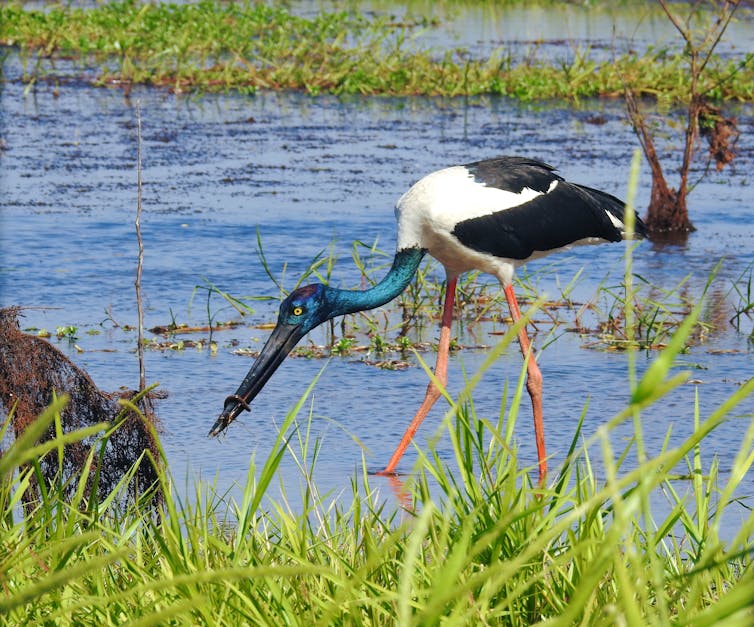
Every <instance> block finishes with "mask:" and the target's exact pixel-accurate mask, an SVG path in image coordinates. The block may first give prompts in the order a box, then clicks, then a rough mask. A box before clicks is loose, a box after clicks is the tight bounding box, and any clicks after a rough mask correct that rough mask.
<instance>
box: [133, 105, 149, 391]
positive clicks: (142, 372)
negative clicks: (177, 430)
mask: <svg viewBox="0 0 754 627" xmlns="http://www.w3.org/2000/svg"><path fill="white" fill-rule="evenodd" d="M141 190H142V180H141V102H140V101H139V100H138V99H137V100H136V222H135V224H136V241H137V242H138V246H139V255H138V258H137V262H136V280H135V281H134V287H135V288H136V310H137V313H138V318H139V322H138V346H137V349H136V350H137V354H138V356H139V392H143V391H144V390H145V389H146V387H147V374H146V368H145V367H144V307H143V305H142V301H141V271H142V267H143V265H144V243H143V241H142V239H141V206H142V205H141Z"/></svg>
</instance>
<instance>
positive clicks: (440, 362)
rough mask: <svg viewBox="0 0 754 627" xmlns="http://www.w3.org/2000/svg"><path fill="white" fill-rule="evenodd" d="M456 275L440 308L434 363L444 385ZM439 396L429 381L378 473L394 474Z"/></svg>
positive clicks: (451, 279) (436, 389)
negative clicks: (440, 324) (440, 316)
mask: <svg viewBox="0 0 754 627" xmlns="http://www.w3.org/2000/svg"><path fill="white" fill-rule="evenodd" d="M457 282H458V278H457V277H453V278H450V277H449V278H448V287H447V290H446V291H445V304H444V306H443V310H442V326H441V327H440V343H439V345H438V346H437V363H436V364H435V377H437V380H438V381H439V382H440V383H442V384H443V385H445V384H446V383H447V382H448V352H449V351H450V326H451V324H452V322H453V305H454V303H455V299H456V283H457ZM438 398H440V390H439V389H438V388H437V386H436V385H435V384H434V382H433V381H430V382H429V385H428V386H427V394H426V396H425V397H424V402H423V403H422V404H421V407H419V410H418V411H417V412H416V415H415V416H414V419H413V420H412V421H411V424H410V425H408V429H406V433H405V434H404V435H403V438H402V439H401V441H400V444H398V448H396V449H395V453H393V456H392V457H391V458H390V461H389V462H388V463H387V466H385V469H384V470H382V471H381V472H378V473H377V474H378V475H394V474H395V468H396V466H397V465H398V462H399V461H400V460H401V457H403V453H405V452H406V449H407V448H408V445H409V444H410V443H411V440H413V439H414V435H415V434H416V431H417V430H418V429H419V425H420V424H421V423H422V421H423V420H424V419H425V418H426V417H427V414H428V413H429V410H430V409H432V405H434V404H435V402H436V401H437V399H438Z"/></svg>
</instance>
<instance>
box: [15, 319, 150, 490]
mask: <svg viewBox="0 0 754 627" xmlns="http://www.w3.org/2000/svg"><path fill="white" fill-rule="evenodd" d="M17 315H18V310H17V309H15V308H7V309H0V401H1V402H2V405H3V407H4V409H5V412H6V413H9V412H10V411H11V408H13V407H15V412H14V414H13V425H12V426H13V432H14V434H15V436H16V437H18V436H19V435H20V434H21V433H23V431H24V429H25V428H26V427H27V426H28V425H29V424H30V423H31V422H32V421H33V420H34V419H35V418H36V417H37V416H38V415H39V414H40V413H41V412H42V411H43V410H44V409H45V408H46V407H47V406H48V405H49V404H50V403H51V401H52V400H53V398H54V397H55V395H57V396H60V395H62V394H67V395H68V396H69V397H70V400H69V402H68V404H67V405H66V407H65V409H64V411H63V412H62V414H61V423H62V428H63V431H64V432H65V433H68V432H71V431H75V430H76V429H81V428H83V427H88V426H92V425H96V424H98V423H101V422H108V423H110V424H111V425H117V428H116V429H114V430H113V432H112V434H111V435H110V436H109V438H107V439H105V440H104V445H103V440H102V439H101V438H99V437H94V436H93V437H90V438H87V439H85V440H82V441H79V442H75V443H73V444H70V445H67V446H66V447H65V450H64V453H63V466H62V467H63V476H62V477H58V476H57V474H58V470H59V459H58V454H57V453H50V454H48V455H47V456H45V457H44V458H42V459H41V460H39V463H40V468H41V470H42V476H43V480H44V481H46V482H48V484H52V483H53V482H56V481H60V480H62V483H63V484H64V486H65V488H64V493H65V496H71V495H72V494H73V493H74V491H75V490H76V487H77V484H78V478H79V476H80V475H81V471H82V469H83V467H84V464H85V463H86V461H87V457H88V455H89V452H90V450H91V447H92V446H95V447H97V453H96V454H95V456H94V463H95V464H96V465H97V468H92V469H90V470H91V472H90V474H89V486H88V492H89V496H91V491H92V488H93V487H94V485H93V484H94V481H95V478H96V481H97V484H98V485H97V492H98V494H99V496H100V497H104V496H106V495H107V494H109V493H110V492H112V490H113V489H114V488H115V487H116V486H117V484H118V483H119V482H120V481H121V480H122V479H123V476H124V475H125V474H126V473H127V472H128V471H129V470H130V469H131V468H132V467H133V466H134V464H135V463H137V461H138V462H139V466H138V469H137V471H136V472H135V474H134V476H133V478H132V479H131V481H130V483H129V485H128V487H127V491H126V492H125V493H124V495H125V496H127V497H129V498H130V497H136V496H139V495H143V494H145V493H146V492H147V491H148V490H150V488H153V487H155V486H156V480H157V472H156V469H155V466H154V464H153V463H152V461H151V460H150V459H149V458H148V457H147V456H142V455H143V453H144V452H145V451H149V452H150V453H151V456H152V459H153V460H159V459H160V458H159V453H158V445H157V441H156V439H155V436H154V428H153V427H154V426H155V422H156V419H155V415H154V412H153V411H152V408H151V403H150V401H149V400H148V399H147V400H140V401H139V402H138V403H137V406H138V407H139V409H140V410H141V414H142V415H140V414H139V412H136V411H131V410H128V409H126V408H124V407H122V406H121V405H120V404H119V403H118V399H119V398H131V397H133V394H134V393H133V392H130V391H129V392H124V393H120V394H107V393H105V392H102V391H101V390H99V388H97V386H96V385H95V384H94V382H93V381H92V380H91V378H90V377H89V375H87V373H86V372H84V371H83V370H81V369H80V368H78V367H77V366H76V365H75V364H74V363H73V362H72V361H71V360H70V359H68V358H67V357H66V356H65V355H63V354H62V353H61V352H60V351H59V350H58V349H57V348H55V347H54V346H52V345H51V344H50V343H49V342H47V341H46V340H44V339H41V338H38V337H34V336H31V335H27V334H25V333H22V332H21V331H20V330H19V327H18V321H17ZM53 437H54V425H52V426H51V427H50V429H49V430H48V432H47V433H46V434H45V436H44V438H53ZM140 458H141V459H140ZM29 496H30V497H31V498H33V495H29ZM158 498H159V497H158Z"/></svg>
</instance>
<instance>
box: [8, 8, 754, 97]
mask: <svg viewBox="0 0 754 627" xmlns="http://www.w3.org/2000/svg"><path fill="white" fill-rule="evenodd" d="M431 25H432V23H431V20H428V19H424V18H417V19H415V20H413V21H411V20H402V21H400V22H397V21H396V20H394V19H392V18H389V17H374V16H370V17H366V16H365V15H362V14H360V13H357V12H355V11H351V12H331V13H325V12H323V13H320V14H318V15H316V16H314V17H311V18H304V17H299V16H295V15H292V14H291V13H289V12H288V11H287V10H286V9H285V8H281V7H279V6H271V5H269V4H264V3H256V2H232V3H227V2H220V1H212V0H202V1H200V2H196V3H186V4H152V3H144V4H142V3H138V2H134V1H132V0H125V1H121V2H108V3H103V4H99V5H97V6H96V7H91V8H87V9H80V8H73V7H70V6H61V5H54V6H52V7H49V8H45V9H44V10H34V9H26V8H23V7H22V6H20V5H18V4H15V3H10V4H8V5H6V6H2V7H0V44H2V45H5V46H13V47H15V48H17V49H18V50H19V53H20V56H21V60H22V63H23V66H24V80H25V81H27V82H29V83H30V84H32V83H34V82H36V81H40V80H50V81H53V82H54V83H55V84H56V85H58V84H60V83H61V82H65V80H66V78H65V75H64V73H63V72H62V71H61V70H60V69H59V68H58V63H57V60H62V59H72V60H74V61H75V63H76V65H77V66H78V68H79V73H78V75H76V76H75V77H74V78H73V80H76V81H80V80H82V79H83V80H86V81H89V82H91V83H93V84H97V85H103V86H112V87H121V88H124V89H125V90H126V91H128V90H130V88H131V86H133V85H136V84H144V85H154V86H158V87H162V88H166V89H169V90H171V91H174V92H176V93H181V92H186V91H204V92H216V91H227V90H235V91H240V92H244V93H254V92H256V91H257V90H284V89H290V90H303V91H306V92H308V93H310V94H318V93H322V92H327V93H332V94H361V95H364V94H392V95H440V96H473V95H480V94H498V95H504V96H509V97H513V98H517V99H521V100H541V99H552V98H563V99H570V100H573V99H579V98H590V97H622V95H623V93H624V88H625V85H627V84H628V85H631V86H632V88H633V89H634V93H635V94H636V95H637V96H651V97H653V98H661V99H663V100H664V101H666V102H674V101H676V100H678V99H682V98H683V96H684V95H685V94H687V93H688V85H687V83H688V81H689V77H688V72H687V68H686V59H685V57H684V55H683V52H682V51H681V52H678V53H677V54H672V53H670V52H668V51H667V50H665V49H656V50H648V51H647V52H645V53H643V54H636V53H633V52H631V53H627V54H616V55H615V57H614V58H611V59H609V60H598V59H596V58H594V57H593V56H592V55H591V54H590V53H589V51H588V50H583V51H576V54H570V55H569V60H568V61H561V60H551V59H544V58H543V59H538V58H536V56H535V57H531V56H527V58H524V59H518V58H516V57H514V56H513V55H512V53H511V52H510V51H504V50H502V49H501V50H499V51H497V52H495V53H493V54H492V55H490V56H489V57H488V58H484V59H476V58H473V57H471V56H470V55H469V54H468V52H467V51H465V50H457V49H453V50H446V51H437V50H431V49H422V47H421V39H420V37H417V36H416V34H417V31H418V30H419V29H423V28H428V27H431ZM753 59H754V55H745V56H742V57H741V58H734V59H724V58H720V57H714V58H713V59H712V60H711V62H710V63H709V64H708V68H707V70H706V72H707V74H708V77H709V80H710V83H711V84H712V85H714V88H713V89H710V90H709V92H708V93H707V94H706V96H707V98H709V99H712V100H727V99H734V100H751V98H752V94H754V62H752V60H753Z"/></svg>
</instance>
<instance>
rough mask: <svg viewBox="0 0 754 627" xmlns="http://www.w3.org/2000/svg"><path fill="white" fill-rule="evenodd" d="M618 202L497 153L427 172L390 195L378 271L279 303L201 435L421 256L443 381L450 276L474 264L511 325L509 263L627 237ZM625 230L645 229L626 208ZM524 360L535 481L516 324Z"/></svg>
mask: <svg viewBox="0 0 754 627" xmlns="http://www.w3.org/2000/svg"><path fill="white" fill-rule="evenodd" d="M626 211H627V209H626V205H625V204H624V203H623V201H621V200H620V199H619V198H617V197H615V196H612V195H610V194H608V193H606V192H603V191H600V190H597V189H593V188H591V187H586V186H584V185H579V184H575V183H571V182H568V181H566V180H565V179H564V178H563V177H561V176H560V175H559V174H558V173H557V171H556V169H555V168H554V167H553V166H550V165H548V164H546V163H544V162H542V161H540V160H537V159H533V158H527V157H520V156H500V157H495V158H488V159H483V160H480V161H475V162H472V163H468V164H465V165H454V166H450V167H446V168H443V169H441V170H437V171H435V172H432V173H430V174H427V175H426V176H424V177H423V178H421V179H420V180H419V181H417V182H416V183H415V184H414V185H412V186H411V187H410V188H409V189H408V191H406V192H405V193H404V194H403V195H402V196H401V197H400V199H399V200H398V202H397V204H396V206H395V216H396V220H397V223H398V232H397V245H396V253H395V257H394V259H393V263H392V266H391V268H390V270H389V271H388V272H387V274H386V275H385V276H384V278H383V279H382V280H381V281H380V282H379V283H377V284H375V285H374V286H372V287H370V288H369V289H366V290H343V289H338V288H335V287H331V286H329V285H324V284H321V283H315V284H311V285H306V286H304V287H300V288H298V289H296V290H294V291H292V292H291V293H290V294H289V295H288V296H287V297H286V298H285V299H284V300H283V301H282V303H281V305H280V311H279V314H278V320H277V324H276V326H275V328H274V330H273V331H272V333H271V334H270V336H269V338H268V339H267V342H266V343H265V345H264V346H263V348H262V350H261V352H260V353H259V356H258V357H257V359H256V360H255V362H254V364H253V365H252V366H251V368H250V370H249V371H248V374H247V375H246V377H245V378H244V379H243V381H242V382H241V384H240V386H239V387H238V389H237V391H236V392H235V394H232V395H230V396H228V397H227V398H226V399H225V403H224V406H223V409H222V412H221V413H220V416H219V417H218V418H217V420H216V421H215V423H214V425H213V426H212V429H211V430H210V432H209V436H216V435H218V434H220V433H221V432H222V431H224V430H225V429H226V428H227V427H228V425H230V424H231V423H232V422H233V421H234V420H235V419H236V418H237V417H238V416H239V415H240V414H241V412H242V411H244V410H247V411H250V410H251V408H250V405H249V403H250V402H251V401H252V400H253V399H254V398H255V397H256V396H257V394H259V392H260V390H261V389H262V388H263V387H264V385H265V384H266V383H267V381H268V380H269V378H270V376H272V374H273V373H274V372H275V370H276V369H277V368H278V366H280V364H281V363H282V362H283V361H284V359H285V357H286V356H287V355H288V353H290V351H291V350H293V348H294V347H295V346H296V344H297V343H298V342H299V341H300V340H301V339H302V338H303V337H304V336H305V335H306V334H307V333H308V332H309V331H311V330H312V329H314V328H315V327H317V326H318V325H320V324H322V323H323V322H325V321H327V320H330V319H332V318H335V317H337V316H342V315H345V314H351V313H356V312H359V311H364V310H368V309H374V308H377V307H381V306H382V305H384V304H386V303H388V302H389V301H391V300H392V299H394V298H396V297H397V296H398V295H399V294H401V292H403V290H404V289H405V288H406V287H407V286H408V285H409V283H410V282H411V280H412V278H413V276H414V274H415V273H416V271H417V269H418V268H419V265H420V263H421V261H422V259H423V258H424V257H425V255H426V254H429V255H431V256H432V257H434V258H435V259H437V260H438V261H439V262H440V263H441V264H442V265H443V267H444V269H445V273H446V288H445V296H444V304H443V312H442V321H441V325H440V336H439V342H438V350H437V360H436V364H435V368H434V373H435V379H436V380H437V381H438V382H439V383H440V384H441V385H442V386H445V385H446V384H447V368H448V353H449V348H450V339H451V324H452V320H453V306H454V303H455V292H456V285H457V282H458V277H459V276H460V275H461V274H463V273H464V272H467V271H470V270H478V271H482V272H485V273H489V274H491V275H493V276H494V277H496V278H497V279H498V281H499V282H500V284H501V286H502V289H503V292H504V294H505V298H506V300H507V302H508V306H509V308H510V312H511V317H512V319H513V321H514V323H515V322H518V321H519V320H520V319H521V311H520V308H519V304H518V301H517V299H516V296H515V293H514V290H513V278H514V273H515V270H516V268H517V267H519V266H521V265H523V264H525V263H527V262H529V261H531V260H534V259H538V258H541V257H544V256H546V255H549V254H551V253H554V252H557V251H562V250H568V249H570V248H571V247H573V246H579V245H584V244H598V243H603V242H618V241H621V240H623V239H626V237H627V230H626ZM633 213H634V220H633V224H634V226H633V233H632V235H633V237H634V238H636V239H643V238H644V237H646V235H647V230H646V227H645V225H644V223H643V222H642V221H641V219H640V218H639V216H638V214H636V212H633ZM518 341H519V345H520V349H521V353H522V355H523V357H524V360H525V362H526V369H527V378H526V379H527V380H526V388H527V391H528V393H529V396H530V398H531V404H532V413H533V418H534V435H535V442H536V449H537V468H538V475H539V481H540V484H543V483H544V481H545V479H546V475H547V454H546V449H545V431H544V420H543V415H542V374H541V372H540V369H539V367H538V365H537V361H536V357H535V355H534V354H533V351H532V346H531V342H530V340H529V337H528V334H527V331H526V325H525V324H524V325H522V326H521V327H520V330H519V332H518ZM439 397H440V389H439V388H438V386H437V385H436V384H435V383H434V381H433V380H431V381H430V383H429V385H428V386H427V390H426V393H425V396H424V400H423V402H422V403H421V405H420V406H419V409H418V410H417V412H416V414H415V415H414V418H413V419H412V420H411V422H410V424H409V426H408V428H407V429H406V432H405V434H404V436H403V438H402V439H401V441H400V442H399V444H398V446H397V448H396V450H395V452H394V453H393V455H392V456H391V458H390V460H389V461H388V463H387V465H386V466H385V468H384V469H383V470H382V471H380V472H378V473H375V474H380V475H387V476H394V475H396V474H397V472H396V469H397V466H398V463H399V461H400V459H401V457H402V456H403V453H404V452H405V450H406V449H407V447H408V446H409V445H410V443H411V442H412V440H413V438H414V435H415V434H416V431H417V430H418V428H419V426H420V424H421V423H422V421H423V420H424V418H425V417H426V416H427V414H428V413H429V411H430V409H431V408H432V406H433V405H434V404H435V402H436V401H437V400H438V398H439Z"/></svg>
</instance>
